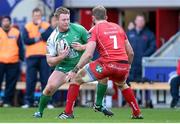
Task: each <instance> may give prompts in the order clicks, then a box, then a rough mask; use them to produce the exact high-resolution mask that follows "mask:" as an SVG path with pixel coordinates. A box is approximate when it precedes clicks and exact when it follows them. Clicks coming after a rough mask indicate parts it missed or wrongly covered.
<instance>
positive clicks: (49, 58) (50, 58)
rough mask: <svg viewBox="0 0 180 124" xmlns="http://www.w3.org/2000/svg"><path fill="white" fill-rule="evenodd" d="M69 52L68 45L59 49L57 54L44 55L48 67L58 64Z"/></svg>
mask: <svg viewBox="0 0 180 124" xmlns="http://www.w3.org/2000/svg"><path fill="white" fill-rule="evenodd" d="M68 54H69V47H66V48H65V50H63V51H60V52H59V54H58V55H57V56H51V55H48V54H47V55H46V59H47V63H48V65H49V66H50V67H53V66H56V65H57V64H59V63H60V62H61V61H62V60H63V59H64V58H65V57H66V56H67V55H68Z"/></svg>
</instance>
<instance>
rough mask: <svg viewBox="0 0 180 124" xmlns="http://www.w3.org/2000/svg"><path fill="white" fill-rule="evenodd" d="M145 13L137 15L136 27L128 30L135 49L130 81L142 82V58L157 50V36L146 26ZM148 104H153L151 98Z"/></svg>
mask: <svg viewBox="0 0 180 124" xmlns="http://www.w3.org/2000/svg"><path fill="white" fill-rule="evenodd" d="M145 23H146V22H145V17H144V15H137V16H136V18H135V28H134V29H132V30H129V31H128V32H127V36H128V39H129V42H130V44H131V45H132V48H133V50H134V60H133V63H132V65H131V70H130V74H129V78H128V81H136V82H141V81H144V80H143V78H142V58H143V57H148V56H150V55H152V54H153V53H154V52H155V50H156V44H155V36H154V34H153V33H152V32H151V31H150V30H149V29H148V28H147V27H145ZM146 99H147V100H148V101H147V105H148V104H151V100H149V99H150V98H146Z"/></svg>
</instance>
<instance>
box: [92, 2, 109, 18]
mask: <svg viewBox="0 0 180 124" xmlns="http://www.w3.org/2000/svg"><path fill="white" fill-rule="evenodd" d="M92 15H93V16H94V17H95V18H96V19H97V20H104V19H106V15H107V13H106V8H104V6H100V5H98V6H96V7H94V8H93V10H92Z"/></svg>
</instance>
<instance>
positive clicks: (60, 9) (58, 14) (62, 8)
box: [54, 6, 70, 18]
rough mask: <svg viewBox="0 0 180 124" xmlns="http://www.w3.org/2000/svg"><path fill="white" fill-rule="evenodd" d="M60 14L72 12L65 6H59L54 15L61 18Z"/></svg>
mask: <svg viewBox="0 0 180 124" xmlns="http://www.w3.org/2000/svg"><path fill="white" fill-rule="evenodd" d="M60 14H70V10H69V9H67V8H65V7H62V6H61V7H58V8H57V9H56V11H55V12H54V16H55V17H57V18H59V16H60Z"/></svg>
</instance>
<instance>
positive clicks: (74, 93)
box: [59, 61, 106, 119]
mask: <svg viewBox="0 0 180 124" xmlns="http://www.w3.org/2000/svg"><path fill="white" fill-rule="evenodd" d="M97 63H98V62H97V61H95V62H92V63H90V64H87V65H86V66H84V67H83V68H82V69H81V70H80V71H79V72H78V73H77V75H76V77H75V79H74V80H73V82H76V83H72V84H70V86H69V89H68V94H67V102H66V107H65V111H64V113H61V114H60V115H59V118H60V119H68V117H69V115H72V114H73V107H74V103H75V100H76V99H77V97H78V94H79V87H80V85H81V84H82V83H84V82H92V81H95V80H97V78H96V77H95V75H94V74H93V72H92V71H91V68H92V69H93V68H94V71H95V70H96V69H95V68H96V65H100V64H99V63H98V64H97ZM101 69H102V68H101V66H100V67H99V66H98V71H101ZM102 70H104V69H102ZM105 72H106V71H104V73H105ZM103 76H104V75H103V73H101V76H98V78H99V79H103V78H104V77H103ZM102 96H104V94H103V95H102Z"/></svg>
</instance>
